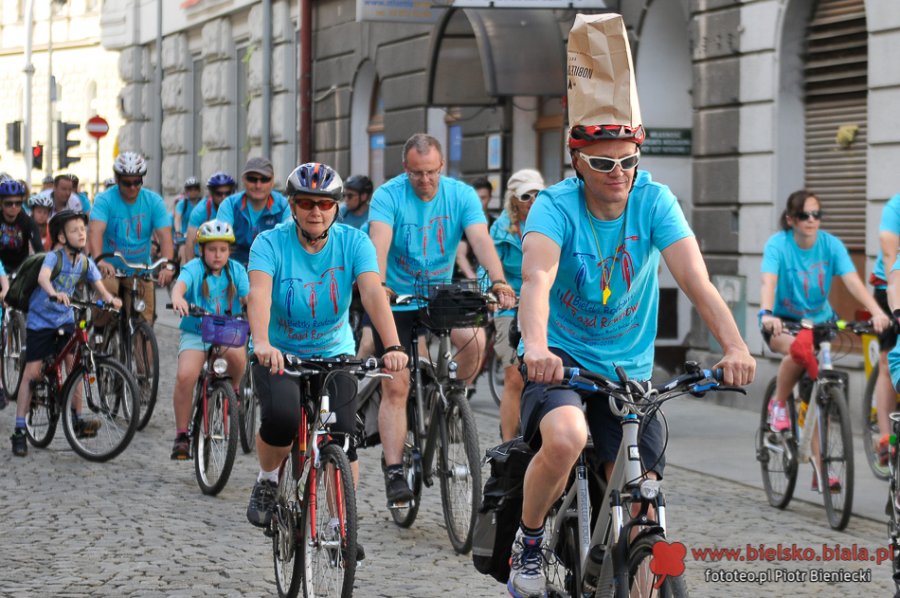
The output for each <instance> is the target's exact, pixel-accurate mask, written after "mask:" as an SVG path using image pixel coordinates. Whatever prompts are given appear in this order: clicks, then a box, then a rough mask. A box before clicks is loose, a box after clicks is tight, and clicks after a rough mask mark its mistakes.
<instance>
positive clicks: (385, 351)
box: [381, 345, 406, 357]
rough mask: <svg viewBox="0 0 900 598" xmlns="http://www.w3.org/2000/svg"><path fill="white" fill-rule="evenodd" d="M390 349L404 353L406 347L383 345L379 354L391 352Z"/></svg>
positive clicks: (383, 354)
mask: <svg viewBox="0 0 900 598" xmlns="http://www.w3.org/2000/svg"><path fill="white" fill-rule="evenodd" d="M392 351H398V352H400V353H403V354H404V355H406V347H404V346H403V345H391V346H390V347H385V348H384V351H383V352H382V353H381V355H382V357H383V356H385V355H386V354H388V353H391V352H392Z"/></svg>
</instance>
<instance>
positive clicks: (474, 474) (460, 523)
mask: <svg viewBox="0 0 900 598" xmlns="http://www.w3.org/2000/svg"><path fill="white" fill-rule="evenodd" d="M438 438H439V440H440V446H439V449H438V450H439V453H438V459H439V461H438V467H439V472H438V476H439V477H440V480H441V506H442V507H443V509H444V522H446V524H447V535H448V536H450V544H452V545H453V550H455V551H456V552H458V553H460V554H465V553H467V552H469V550H471V548H472V527H473V526H474V525H475V515H476V514H477V513H478V509H479V508H480V507H481V460H480V454H481V452H480V450H479V448H478V430H477V429H476V428H475V416H474V415H472V408H471V407H470V406H469V401H468V400H466V395H465V393H464V392H462V391H459V390H454V391H451V392H450V394H449V395H448V396H447V407H446V410H445V411H444V412H443V414H442V416H441V417H440V430H439V437H438Z"/></svg>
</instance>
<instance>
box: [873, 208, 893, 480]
mask: <svg viewBox="0 0 900 598" xmlns="http://www.w3.org/2000/svg"><path fill="white" fill-rule="evenodd" d="M878 241H879V249H878V257H877V258H876V259H875V269H874V270H873V272H872V275H871V276H870V277H869V282H871V283H872V285H873V286H874V287H875V289H874V291H873V293H872V294H873V296H874V297H875V301H877V302H878V305H879V306H880V307H881V309H882V310H883V311H884V312H885V313H888V314H889V313H891V308H890V306H889V305H888V298H887V279H888V276H887V272H891V271H892V270H893V268H894V264H896V263H897V251H898V248H900V193H898V194H897V195H895V196H893V197H892V198H891V199H890V200H888V202H887V203H886V204H885V206H884V211H882V212H881V225H880V227H879V231H878ZM896 344H897V330H896V327H895V326H890V327H888V328H887V329H885V331H884V332H882V333H881V335H879V337H878V348H879V350H880V353H879V354H878V380H876V381H875V405H876V410H877V412H878V431H879V432H880V438H879V439H878V446H876V447H875V448H876V454H877V455H878V461H879V462H880V463H881V465H887V462H888V458H889V456H890V448H891V447H890V435H891V420H890V418H889V417H888V415H889V414H890V413H891V411H894V408H895V405H896V402H897V393H895V392H894V388H893V386H894V385H893V383H892V382H891V375H890V367H889V366H888V362H887V355H888V352H889V351H890V350H891V349H893V348H894V345H896Z"/></svg>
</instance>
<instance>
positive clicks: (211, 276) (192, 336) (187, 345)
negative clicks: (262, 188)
mask: <svg viewBox="0 0 900 598" xmlns="http://www.w3.org/2000/svg"><path fill="white" fill-rule="evenodd" d="M197 243H199V244H200V254H201V256H202V257H200V258H195V259H193V260H191V261H190V262H188V263H186V264H185V265H184V267H183V268H182V269H181V272H180V273H179V274H178V281H177V282H176V283H175V286H174V287H173V288H172V308H173V309H174V310H175V312H176V313H177V314H179V315H181V316H188V312H189V311H190V308H189V304H194V305H198V306H200V307H202V308H203V309H205V310H206V311H208V312H210V313H213V314H216V315H226V314H227V315H236V314H238V313H240V311H241V305H242V304H244V303H246V297H247V294H248V293H249V292H250V281H249V279H248V278H247V269H246V268H244V267H243V266H242V265H241V264H239V263H237V262H236V261H234V260H231V259H228V258H229V256H230V255H231V244H232V243H234V231H233V230H232V228H231V225H230V224H227V223H225V222H219V221H218V220H210V221H209V222H205V223H203V224H202V225H201V226H200V229H199V230H198V231H197ZM179 327H180V328H181V341H180V342H179V345H178V371H177V373H176V377H175V392H174V394H173V395H172V404H173V406H174V409H175V443H174V444H173V446H172V459H175V460H186V459H190V458H191V441H190V438H189V437H188V424H189V423H190V418H191V398H192V392H193V390H194V386H195V385H196V384H197V379H198V378H200V370H201V369H202V368H203V363H204V361H205V360H206V352H207V350H209V345H208V344H205V343H204V342H203V338H202V337H201V336H200V319H199V318H195V317H183V318H182V320H181V324H180V326H179ZM223 357H224V358H225V360H226V361H227V362H228V374H229V375H230V376H231V380H232V381H233V382H237V381H238V380H240V379H241V376H242V375H243V373H244V367H245V366H246V362H247V359H246V355H245V353H244V350H243V349H239V350H231V349H229V350H227V351H225V352H224V354H223ZM235 392H237V390H236V389H235Z"/></svg>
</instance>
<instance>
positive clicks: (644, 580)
mask: <svg viewBox="0 0 900 598" xmlns="http://www.w3.org/2000/svg"><path fill="white" fill-rule="evenodd" d="M657 542H662V543H663V544H666V545H668V544H669V543H668V542H666V539H665V538H663V537H662V536H659V535H655V534H654V535H650V536H643V537H641V538H638V540H637V541H636V542H634V543H633V544H631V546H629V547H628V596H629V597H630V598H644V597H648V598H649V597H659V598H687V595H688V591H687V586H686V585H685V583H684V578H683V577H682V576H680V575H679V576H678V577H674V576H672V575H666V577H665V579H664V580H663V582H662V584H661V585H660V587H659V588H654V586H655V585H656V583H657V580H658V577H659V576H658V575H656V573H654V572H653V570H652V568H651V567H650V563H651V561H652V560H653V546H654V545H655V544H656V543H657Z"/></svg>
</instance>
